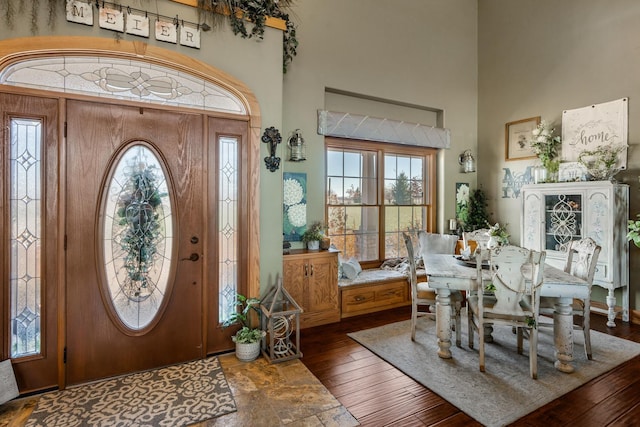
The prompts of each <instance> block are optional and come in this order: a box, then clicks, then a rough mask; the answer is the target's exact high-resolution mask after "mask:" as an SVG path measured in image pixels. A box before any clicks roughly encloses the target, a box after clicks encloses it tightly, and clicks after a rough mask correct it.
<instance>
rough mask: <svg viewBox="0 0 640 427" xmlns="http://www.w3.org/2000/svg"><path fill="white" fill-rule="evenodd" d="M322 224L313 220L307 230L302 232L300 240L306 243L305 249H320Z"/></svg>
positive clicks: (322, 235) (322, 236)
mask: <svg viewBox="0 0 640 427" xmlns="http://www.w3.org/2000/svg"><path fill="white" fill-rule="evenodd" d="M323 230H324V226H323V225H322V223H321V222H320V221H315V222H313V223H312V224H311V225H310V226H309V228H307V231H305V232H304V233H302V242H303V243H306V244H307V249H309V250H310V251H317V250H318V249H320V240H322V239H323V238H324V233H323Z"/></svg>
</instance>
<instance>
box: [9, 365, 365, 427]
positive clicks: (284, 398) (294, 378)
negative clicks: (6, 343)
mask: <svg viewBox="0 0 640 427" xmlns="http://www.w3.org/2000/svg"><path fill="white" fill-rule="evenodd" d="M218 357H219V359H220V364H221V366H222V369H223V371H224V374H225V376H226V378H227V382H228V383H229V386H230V387H231V391H232V393H233V397H234V399H235V401H236V406H237V408H238V410H237V412H234V413H231V414H227V415H223V416H221V417H218V418H214V419H211V420H209V421H206V422H202V423H199V424H195V426H197V427H210V426H225V427H236V426H237V427H240V426H248V425H250V426H257V427H261V426H265V427H271V426H294V427H296V426H311V427H314V426H327V427H334V426H335V427H343V426H344V427H350V426H357V425H358V422H357V420H356V419H355V418H354V417H353V416H352V415H351V414H350V413H349V412H348V411H347V410H346V409H345V408H344V407H343V406H342V405H341V404H340V402H339V401H338V400H337V399H336V398H335V397H334V396H333V395H332V394H331V393H329V391H328V390H327V389H326V388H325V387H324V386H323V385H322V383H320V381H319V380H318V379H317V378H316V377H315V376H314V375H313V374H312V373H311V372H310V371H309V370H308V369H307V367H306V366H304V364H303V363H302V362H301V361H300V360H298V359H296V360H289V361H286V362H281V363H274V364H270V363H269V362H267V360H266V359H264V358H263V357H259V358H258V359H257V360H255V361H253V362H241V361H239V360H238V359H237V358H236V357H235V355H234V354H233V353H229V354H223V355H220V356H218ZM37 400H38V397H37V396H30V397H25V398H19V399H15V400H13V401H11V402H7V403H5V404H4V405H0V427H4V426H10V427H21V426H24V424H25V423H26V420H27V419H28V418H29V414H30V413H31V412H32V411H33V409H34V408H35V405H36V403H37Z"/></svg>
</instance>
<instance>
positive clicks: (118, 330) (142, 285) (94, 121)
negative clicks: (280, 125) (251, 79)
mask: <svg viewBox="0 0 640 427" xmlns="http://www.w3.org/2000/svg"><path fill="white" fill-rule="evenodd" d="M66 115H67V130H66V132H67V144H66V177H67V178H66V179H67V182H66V197H65V199H66V218H65V222H66V225H65V229H66V243H65V246H66V248H67V249H66V301H67V303H66V308H67V310H66V316H67V318H66V335H67V336H66V349H65V354H66V383H67V385H71V384H77V383H82V382H86V381H91V380H94V379H98V378H105V377H110V376H115V375H120V374H124V373H128V372H135V371H141V370H145V369H150V368H155V367H159V366H164V365H169V364H173V363H178V362H183V361H188V360H193V359H197V358H200V357H203V356H204V350H203V344H202V341H203V332H202V324H203V318H202V316H203V302H202V295H203V289H202V287H203V271H204V266H203V263H204V262H203V256H204V254H203V251H204V249H203V245H204V242H203V240H204V238H205V236H203V230H204V227H203V203H204V192H203V185H204V184H203V161H204V157H205V156H204V154H205V153H204V144H203V134H204V133H203V116H202V115H199V114H188V113H183V112H173V111H172V112H169V111H162V110H157V109H153V108H143V107H127V106H120V105H110V104H101V103H96V102H85V101H75V100H69V101H67V114H66ZM132 150H133V151H132ZM131 153H133V154H131ZM136 156H138V157H136ZM149 175H152V176H151V178H149ZM145 180H146V181H145ZM143 181H144V182H143ZM139 198H142V199H145V200H142V201H141V200H139Z"/></svg>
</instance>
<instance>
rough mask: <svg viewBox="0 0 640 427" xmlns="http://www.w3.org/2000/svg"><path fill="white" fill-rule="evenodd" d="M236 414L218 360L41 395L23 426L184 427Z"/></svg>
mask: <svg viewBox="0 0 640 427" xmlns="http://www.w3.org/2000/svg"><path fill="white" fill-rule="evenodd" d="M235 410H236V404H235V401H234V398H233V395H232V393H231V390H230V388H229V384H228V383H227V380H226V378H225V375H224V372H223V371H222V368H221V367H220V361H219V360H218V358H217V357H209V358H207V359H201V360H196V361H193V362H189V363H184V364H180V365H174V366H168V367H165V368H161V369H156V370H152V371H146V372H138V373H135V374H131V375H126V376H123V377H118V378H112V379H107V380H103V381H98V382H94V383H91V384H84V385H81V386H78V387H71V388H68V389H66V390H62V391H55V392H51V393H46V394H43V395H42V397H40V399H39V401H38V404H37V406H36V408H35V409H34V411H33V413H32V414H31V416H30V418H29V420H28V421H27V423H26V424H25V425H26V426H27V427H34V426H47V427H52V426H60V427H63V426H64V427H70V426H123V427H126V426H186V425H190V424H194V423H196V422H200V421H205V420H208V419H211V418H214V417H218V416H220V415H224V414H228V413H230V412H234V411H235Z"/></svg>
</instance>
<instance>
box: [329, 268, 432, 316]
mask: <svg viewBox="0 0 640 427" xmlns="http://www.w3.org/2000/svg"><path fill="white" fill-rule="evenodd" d="M424 280H425V274H424V269H419V270H418V281H424ZM338 288H339V289H340V303H341V318H345V317H351V316H357V315H360V314H366V313H373V312H375V311H381V310H387V309H390V308H395V307H401V306H404V305H410V304H411V289H410V284H409V280H408V277H407V276H406V275H405V274H404V273H403V272H402V271H400V270H387V269H382V268H371V269H367V270H362V271H361V272H360V273H359V274H358V276H357V277H356V278H355V279H353V280H349V279H340V280H338Z"/></svg>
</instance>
